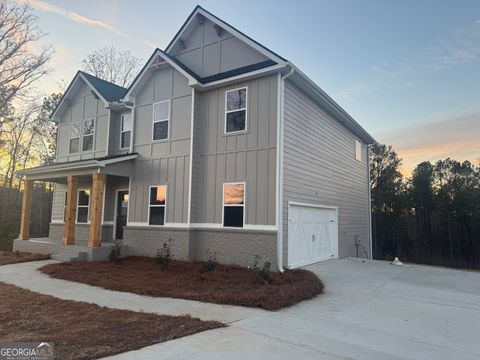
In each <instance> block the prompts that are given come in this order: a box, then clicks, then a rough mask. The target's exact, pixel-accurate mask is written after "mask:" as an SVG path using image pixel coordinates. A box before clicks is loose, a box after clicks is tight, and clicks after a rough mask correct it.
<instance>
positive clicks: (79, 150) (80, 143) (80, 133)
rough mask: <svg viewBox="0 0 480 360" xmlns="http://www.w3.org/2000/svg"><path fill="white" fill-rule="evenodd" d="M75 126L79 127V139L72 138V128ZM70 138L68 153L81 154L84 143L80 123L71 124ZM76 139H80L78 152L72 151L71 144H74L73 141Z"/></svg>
mask: <svg viewBox="0 0 480 360" xmlns="http://www.w3.org/2000/svg"><path fill="white" fill-rule="evenodd" d="M74 125H78V136H77V137H72V127H73V126H74ZM69 136H70V138H69V140H68V153H69V154H76V153H79V152H81V146H82V145H83V144H82V142H81V141H80V139H81V137H82V124H81V122H80V121H75V122H73V123H71V124H70V135H69ZM74 139H78V150H77V151H73V152H72V151H71V148H72V147H71V143H72V140H74Z"/></svg>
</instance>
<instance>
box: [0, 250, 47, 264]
mask: <svg viewBox="0 0 480 360" xmlns="http://www.w3.org/2000/svg"><path fill="white" fill-rule="evenodd" d="M48 259H50V255H42V254H32V253H28V252H20V251H13V252H12V251H0V265H8V264H17V263H21V262H27V261H39V260H48Z"/></svg>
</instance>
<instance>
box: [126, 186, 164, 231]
mask: <svg viewBox="0 0 480 360" xmlns="http://www.w3.org/2000/svg"><path fill="white" fill-rule="evenodd" d="M158 186H165V205H151V204H150V200H151V199H150V196H151V194H152V188H154V187H158ZM129 205H130V204H129ZM167 205H168V184H159V185H151V186H149V187H148V217H147V224H148V226H153V227H165V224H166V220H167ZM152 207H163V208H165V210H164V211H163V225H158V224H150V209H151V208H152Z"/></svg>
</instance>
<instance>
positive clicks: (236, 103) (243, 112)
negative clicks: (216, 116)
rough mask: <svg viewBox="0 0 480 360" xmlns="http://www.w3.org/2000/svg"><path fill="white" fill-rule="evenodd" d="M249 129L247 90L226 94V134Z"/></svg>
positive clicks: (236, 90) (242, 89)
mask: <svg viewBox="0 0 480 360" xmlns="http://www.w3.org/2000/svg"><path fill="white" fill-rule="evenodd" d="M246 129H247V88H246V87H245V88H241V89H235V90H229V91H227V92H226V93H225V133H226V134H228V133H234V132H238V131H245V130H246Z"/></svg>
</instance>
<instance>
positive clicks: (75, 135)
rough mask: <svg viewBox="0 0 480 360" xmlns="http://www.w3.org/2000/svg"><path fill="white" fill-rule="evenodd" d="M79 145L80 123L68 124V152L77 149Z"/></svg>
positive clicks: (73, 151) (76, 150)
mask: <svg viewBox="0 0 480 360" xmlns="http://www.w3.org/2000/svg"><path fill="white" fill-rule="evenodd" d="M79 145H80V123H75V124H72V125H70V148H69V149H70V154H72V153H76V152H78V151H79V149H80V148H79Z"/></svg>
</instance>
